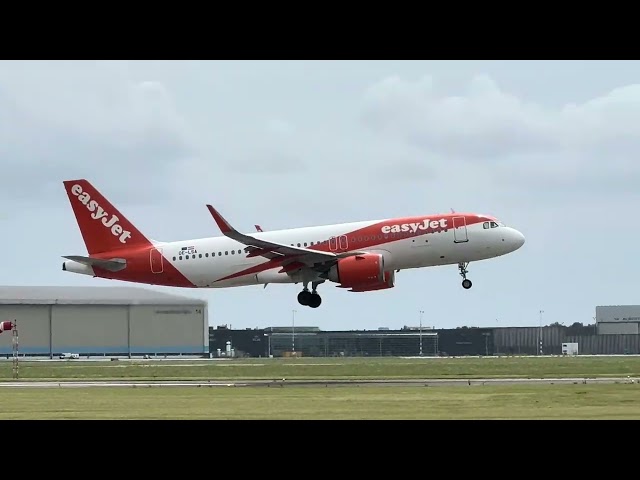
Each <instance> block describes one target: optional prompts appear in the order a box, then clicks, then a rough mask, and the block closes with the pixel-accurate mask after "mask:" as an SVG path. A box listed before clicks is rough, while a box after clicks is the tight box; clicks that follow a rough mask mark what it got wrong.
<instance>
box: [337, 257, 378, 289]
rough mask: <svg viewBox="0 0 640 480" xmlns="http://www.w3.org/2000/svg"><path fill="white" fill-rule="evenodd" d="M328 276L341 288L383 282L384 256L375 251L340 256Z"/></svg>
mask: <svg viewBox="0 0 640 480" xmlns="http://www.w3.org/2000/svg"><path fill="white" fill-rule="evenodd" d="M328 278H329V280H331V281H332V282H335V283H339V284H340V286H341V287H343V288H349V287H352V288H353V287H358V288H359V287H364V286H367V285H375V284H377V283H381V282H384V257H383V256H382V255H380V254H377V253H366V254H363V255H354V256H352V257H346V258H342V259H340V260H338V263H336V264H335V265H334V266H332V267H331V269H330V270H329V273H328Z"/></svg>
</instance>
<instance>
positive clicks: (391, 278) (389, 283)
mask: <svg viewBox="0 0 640 480" xmlns="http://www.w3.org/2000/svg"><path fill="white" fill-rule="evenodd" d="M395 283H396V272H394V271H393V270H387V271H386V272H384V280H383V281H382V282H378V283H374V284H370V285H358V286H355V287H352V288H351V290H349V291H350V292H370V291H372V290H386V289H387V288H393V287H394V286H395Z"/></svg>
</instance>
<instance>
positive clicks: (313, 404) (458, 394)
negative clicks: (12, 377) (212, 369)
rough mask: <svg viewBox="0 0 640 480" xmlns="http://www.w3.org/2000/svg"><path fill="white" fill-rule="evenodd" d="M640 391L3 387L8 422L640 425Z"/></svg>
mask: <svg viewBox="0 0 640 480" xmlns="http://www.w3.org/2000/svg"><path fill="white" fill-rule="evenodd" d="M639 398H640V385H638V384H608V385H602V384H601V385H526V386H522V385H514V386H470V387H467V386H464V387H376V386H366V387H351V386H349V387H328V388H322V387H320V388H318V387H311V388H309V387H286V386H285V387H276V388H266V387H253V388H252V387H214V388H207V387H201V388H197V387H184V388H183V387H142V388H123V387H122V388H102V387H100V388H48V389H41V388H29V389H10V388H2V389H0V404H2V409H1V410H0V419H319V420H322V419H365V420H366V419H387V420H389V419H410V420H411V419H637V418H640V402H639V401H638V399H639Z"/></svg>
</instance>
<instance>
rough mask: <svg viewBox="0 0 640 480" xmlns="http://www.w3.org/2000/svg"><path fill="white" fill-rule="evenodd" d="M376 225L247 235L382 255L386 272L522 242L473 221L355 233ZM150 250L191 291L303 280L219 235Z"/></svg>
mask: <svg viewBox="0 0 640 480" xmlns="http://www.w3.org/2000/svg"><path fill="white" fill-rule="evenodd" d="M382 222H389V220H373V221H364V222H353V223H343V224H336V225H324V226H316V227H304V228H295V229H288V230H278V231H271V232H257V233H253V234H252V235H253V237H255V238H258V239H262V240H267V241H272V242H277V243H283V244H287V245H292V246H296V247H302V248H309V249H314V246H315V247H316V248H319V247H320V245H323V244H324V251H336V250H338V249H340V251H345V249H346V251H350V250H354V251H358V250H366V251H367V252H369V253H379V254H382V255H383V256H384V262H385V263H384V265H385V268H386V269H388V270H404V269H410V268H421V267H431V266H438V265H451V264H459V263H468V262H474V261H479V260H485V259H489V258H493V257H498V256H501V255H505V254H507V253H510V252H513V251H514V250H517V249H518V248H520V247H521V246H522V244H523V243H524V237H523V235H522V234H521V233H520V232H518V231H517V230H515V229H512V228H510V227H506V226H504V225H502V224H501V223H499V222H497V221H487V222H481V223H475V224H472V225H467V226H466V227H463V228H461V229H454V228H449V229H448V230H446V231H439V232H434V233H430V234H423V235H417V236H413V235H411V234H410V230H411V227H409V233H406V232H404V233H403V232H399V233H392V232H390V231H389V229H387V230H385V232H387V233H382V231H378V232H377V233H376V234H375V235H373V234H370V235H366V234H365V235H360V234H358V233H357V231H359V230H363V229H365V231H366V228H367V227H369V226H372V225H376V224H380V223H382ZM487 225H488V226H487ZM405 230H406V229H405ZM350 232H356V233H350ZM370 237H375V238H370ZM329 239H331V240H329ZM372 240H375V242H376V245H373V246H369V247H361V248H359V246H358V245H359V244H362V243H363V242H365V243H366V242H369V243H371V241H372ZM318 244H320V245H318ZM327 246H328V247H327ZM155 247H156V248H157V249H158V250H160V251H161V253H162V257H163V258H164V259H165V260H164V261H168V262H170V263H171V264H172V265H173V266H174V267H175V269H177V270H178V271H180V272H181V273H182V274H183V275H184V276H185V277H186V278H188V279H189V280H190V281H191V282H192V283H193V284H194V285H195V286H197V287H204V288H226V287H234V286H244V285H256V284H267V283H297V282H300V281H303V278H301V277H298V276H296V275H295V274H293V275H292V274H291V273H289V274H287V273H278V272H279V270H280V269H281V266H279V265H273V267H272V268H268V267H269V262H270V260H268V259H266V258H263V257H260V256H255V257H249V258H247V255H246V253H245V252H244V248H245V247H246V245H244V244H242V243H240V242H237V241H235V240H232V239H229V238H227V237H225V236H221V237H211V238H201V239H193V240H185V241H179V242H155ZM161 268H162V267H160V269H157V273H158V274H160V273H162V271H161ZM228 277H232V278H228Z"/></svg>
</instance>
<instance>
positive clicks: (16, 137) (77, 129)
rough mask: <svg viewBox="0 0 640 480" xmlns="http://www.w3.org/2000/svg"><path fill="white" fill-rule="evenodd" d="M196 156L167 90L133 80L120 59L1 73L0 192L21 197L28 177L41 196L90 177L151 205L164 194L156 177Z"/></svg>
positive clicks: (25, 67) (24, 67) (31, 66)
mask: <svg viewBox="0 0 640 480" xmlns="http://www.w3.org/2000/svg"><path fill="white" fill-rule="evenodd" d="M36 73H38V74H37V75H36ZM21 79H24V80H25V81H24V82H20V81H19V80H21ZM197 153H198V146H197V144H196V142H195V139H194V138H193V136H192V135H191V132H190V130H189V125H188V124H187V122H186V121H185V120H184V119H183V118H182V117H181V115H180V114H179V112H178V111H177V109H176V108H175V106H174V105H173V103H172V101H171V95H170V94H169V92H167V90H166V89H165V87H164V86H163V85H162V84H161V83H159V82H152V81H145V82H134V81H132V80H131V79H129V78H128V77H127V74H126V71H124V70H122V68H121V65H120V64H107V65H104V64H100V63H98V64H93V63H90V62H88V64H85V63H82V62H79V63H73V64H71V65H69V64H63V65H62V67H61V66H58V65H55V64H54V65H51V64H49V65H47V64H45V65H41V64H38V63H37V62H36V63H35V64H32V63H26V64H21V65H18V66H17V67H16V68H15V69H11V70H9V69H5V70H2V71H1V72H0V164H1V165H2V168H3V173H4V174H3V175H2V176H1V177H0V189H1V191H2V193H1V194H0V195H5V196H6V195H17V196H21V195H23V196H24V185H25V182H28V184H29V189H30V190H32V191H38V192H39V193H40V195H42V194H46V192H48V191H49V190H50V189H52V188H53V185H55V186H56V188H62V187H61V182H62V180H65V179H68V178H78V177H85V178H88V179H89V180H92V181H98V178H99V179H100V181H101V182H103V184H104V183H106V182H111V181H113V184H112V185H110V186H111V187H114V188H112V191H113V190H114V189H115V190H116V193H117V194H120V195H121V196H122V195H124V194H127V199H128V201H129V202H133V203H135V202H139V201H143V202H146V201H149V200H150V199H151V197H155V198H158V197H157V196H158V195H161V191H160V189H159V187H158V189H156V190H155V191H154V185H155V184H156V180H157V179H158V178H159V177H162V176H163V175H166V174H167V173H171V166H172V165H173V164H174V163H175V162H178V161H180V160H182V159H184V158H188V157H191V156H194V155H197ZM141 182H145V188H144V189H140V187H141V186H142V185H141ZM118 189H120V191H119V192H118V191H117V190H118ZM142 190H144V191H145V194H141V193H139V192H140V191H142ZM27 197H28V196H27ZM27 197H24V198H27ZM40 198H42V197H41V196H40Z"/></svg>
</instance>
